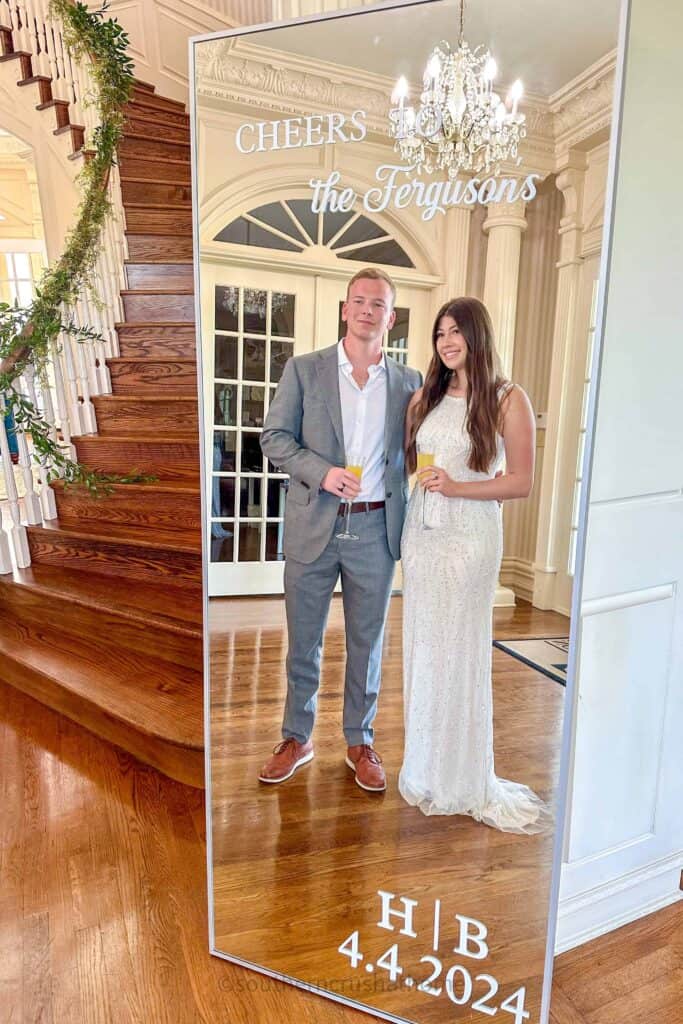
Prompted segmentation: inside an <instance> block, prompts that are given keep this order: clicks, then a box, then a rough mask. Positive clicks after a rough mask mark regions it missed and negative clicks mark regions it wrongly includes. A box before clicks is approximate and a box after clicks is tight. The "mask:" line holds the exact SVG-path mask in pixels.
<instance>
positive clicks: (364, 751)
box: [346, 743, 387, 793]
mask: <svg viewBox="0 0 683 1024" xmlns="http://www.w3.org/2000/svg"><path fill="white" fill-rule="evenodd" d="M346 763H347V765H348V766H349V768H353V770H354V772H355V773H356V782H357V783H358V785H359V786H360V787H361V789H367V790H368V791H369V792H370V793H380V792H381V791H382V790H384V789H386V788H387V778H386V775H385V774H384V768H383V767H382V758H381V757H380V756H379V754H378V753H377V751H376V750H374V749H373V747H372V746H371V745H370V744H369V743H362V744H360V746H357V747H349V748H348V750H347V752H346Z"/></svg>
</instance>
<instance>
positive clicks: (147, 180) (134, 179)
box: [120, 161, 192, 262]
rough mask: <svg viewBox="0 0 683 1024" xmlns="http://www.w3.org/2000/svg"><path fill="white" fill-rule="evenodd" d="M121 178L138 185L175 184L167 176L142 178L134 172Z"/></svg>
mask: <svg viewBox="0 0 683 1024" xmlns="http://www.w3.org/2000/svg"><path fill="white" fill-rule="evenodd" d="M164 163H165V161H164ZM120 180H121V184H125V183H126V182H134V183H135V184H136V185H173V184H175V183H174V182H170V181H166V179H165V178H140V177H138V176H137V175H134V174H122V175H121V179H120ZM134 205H135V204H134V203H130V202H129V203H126V206H134ZM144 205H145V206H146V205H147V204H146V203H145V204H144ZM191 206H192V203H190V207H191ZM125 262H128V261H127V260H126V261H125Z"/></svg>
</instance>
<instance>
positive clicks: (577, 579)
mask: <svg viewBox="0 0 683 1024" xmlns="http://www.w3.org/2000/svg"><path fill="white" fill-rule="evenodd" d="M433 2H435V0H392V2H387V3H378V4H376V5H373V6H370V7H361V8H358V7H356V8H350V9H346V10H343V11H335V12H332V13H327V14H318V15H312V16H308V17H303V18H295V19H291V20H288V21H277V22H267V23H262V24H257V25H247V26H243V27H240V28H236V29H227V30H224V31H220V32H214V33H209V34H205V35H199V36H192V37H191V38H190V40H189V59H188V80H189V93H190V97H189V98H190V104H189V105H190V142H191V146H190V152H191V173H192V239H193V263H194V294H195V325H196V338H197V345H196V359H197V391H198V420H199V458H200V487H201V516H202V609H203V680H204V744H205V752H204V762H205V787H206V788H205V794H206V796H205V805H206V856H207V902H208V922H209V936H208V938H209V953H210V954H211V955H213V956H216V957H219V958H221V959H223V960H226V961H228V962H230V963H234V964H237V965H238V966H241V967H245V968H247V969H249V970H251V971H255V972H257V973H259V974H261V975H264V976H266V977H269V978H272V979H274V980H277V981H281V982H286V983H287V984H290V985H293V986H295V987H296V988H298V989H301V990H303V991H308V992H314V993H316V994H317V995H320V996H324V997H325V998H327V999H331V1000H333V1001H334V1002H337V1003H341V1004H342V1005H345V1006H349V1007H351V1008H352V1009H355V1010H361V1011H362V1012H364V1013H368V1014H371V1015H373V1016H375V1017H377V1018H380V1019H384V1020H390V1021H396V1022H398V1024H405V1020H406V1018H404V1017H396V1016H394V1015H392V1014H389V1013H386V1012H383V1011H380V1010H378V1009H374V1008H372V1007H370V1006H368V1005H367V1004H364V1003H359V1002H356V1001H355V1000H354V999H349V998H346V997H345V996H343V995H340V994H337V993H335V992H332V991H330V990H327V989H323V988H320V987H318V986H315V985H311V984H308V983H307V982H305V981H301V980H300V979H297V978H292V977H289V976H287V975H283V974H280V973H278V972H276V971H272V970H270V969H268V968H266V967H263V966H261V965H259V964H254V963H251V962H248V961H245V960H242V959H240V958H239V957H236V956H232V955H230V954H228V953H225V952H224V951H222V950H219V949H217V948H216V942H215V919H214V904H213V841H212V839H213V837H212V818H211V806H212V777H211V717H210V711H211V691H210V686H209V680H210V639H209V631H208V622H209V601H208V565H209V555H210V537H209V530H208V521H209V509H208V502H207V480H206V450H205V431H204V427H203V424H204V395H203V352H202V342H201V339H202V320H201V293H200V259H199V255H200V240H199V195H198V180H197V109H196V93H195V47H196V46H197V44H199V43H202V42H209V41H215V40H218V39H227V38H230V37H233V36H242V35H254V34H256V33H259V32H265V31H272V30H273V29H278V28H285V27H290V26H295V25H307V24H312V23H315V22H324V21H334V20H337V19H340V18H347V17H362V16H363V15H364V14H377V13H381V12H383V11H391V10H396V9H397V8H401V7H418V6H421V5H428V4H431V3H433ZM630 11H631V0H621V10H620V17H619V35H618V44H617V47H618V48H617V66H616V73H615V85H614V96H613V102H612V121H611V126H610V149H609V162H608V170H607V184H606V196H605V218H604V227H603V246H602V254H601V259H600V279H599V287H598V305H597V316H596V330H595V346H594V351H593V362H592V370H591V379H592V380H594V381H595V387H594V388H592V389H591V393H590V400H589V406H588V417H587V430H586V445H585V451H584V462H583V469H582V476H583V479H584V480H586V481H587V486H586V487H584V488H583V489H582V493H581V501H580V507H579V522H578V535H577V551H576V570H575V576H574V587H573V590H572V604H571V620H570V637H569V656H568V665H567V686H566V696H565V701H566V703H565V712H564V721H563V728H562V743H561V751H560V775H559V783H558V791H557V798H556V809H557V817H556V828H555V836H554V841H553V857H552V866H551V883H550V892H549V910H548V924H547V933H546V950H545V964H544V972H543V989H542V1002H541V1011H540V1018H539V1024H548V1021H549V1015H550V997H551V985H552V975H553V963H554V957H555V937H556V932H557V924H558V913H559V897H560V884H561V874H562V857H563V852H564V849H565V840H566V836H567V817H568V812H569V810H570V804H569V783H570V779H571V776H572V769H573V739H574V731H575V723H576V694H577V690H578V688H577V686H576V670H577V661H578V650H577V646H578V641H577V624H578V621H579V615H580V610H581V592H582V587H583V578H584V575H585V552H586V521H587V513H588V505H589V501H590V492H591V485H592V479H591V474H592V468H593V444H594V433H595V420H596V409H597V405H598V401H599V395H600V372H601V368H602V349H603V339H604V329H605V316H606V296H607V292H608V285H609V276H610V267H611V255H612V246H613V236H614V209H615V203H616V193H617V187H618V173H619V149H620V143H621V131H622V119H623V106H624V77H625V71H626V47H627V42H628V35H629V27H630Z"/></svg>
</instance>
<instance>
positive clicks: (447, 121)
mask: <svg viewBox="0 0 683 1024" xmlns="http://www.w3.org/2000/svg"><path fill="white" fill-rule="evenodd" d="M464 19H465V4H464V0H460V39H459V42H458V48H457V50H456V51H455V52H454V51H453V50H451V48H450V46H449V44H448V43H447V42H445V41H443V40H442V41H441V42H440V43H439V44H438V45H437V46H436V47H435V48H434V50H433V51H432V53H431V56H430V58H429V61H428V63H427V67H426V69H425V73H424V89H423V92H422V94H421V95H420V104H419V106H418V108H417V110H416V109H415V107H413V106H410V105H409V104H407V103H406V100H407V99H408V82H407V81H406V79H405V78H404V77H403V76H402V77H401V78H399V80H398V82H397V83H396V88H395V89H394V92H393V93H392V97H391V100H392V104H393V107H392V109H391V111H390V113H389V118H390V134H391V136H392V138H394V139H396V143H395V147H394V148H395V149H396V150H397V151H398V152H399V153H400V155H401V159H402V160H404V161H405V162H406V163H407V164H408V165H409V167H410V169H411V170H414V171H416V173H418V174H419V173H420V172H421V171H422V169H423V168H424V170H425V171H426V172H427V173H429V174H430V173H432V171H435V170H445V171H447V173H448V177H449V178H451V179H452V178H455V177H457V175H458V173H459V172H460V171H461V170H462V171H469V172H472V173H474V174H480V173H484V174H487V175H488V174H498V173H499V172H500V164H501V162H502V161H504V160H508V159H512V160H514V161H515V162H516V163H518V164H519V163H520V162H521V157H519V156H518V154H517V147H518V144H519V141H520V139H523V138H524V137H525V135H526V128H525V127H524V122H525V120H526V119H525V117H524V114H520V113H519V111H518V104H519V100H520V98H521V96H522V93H523V91H524V88H523V86H522V83H521V81H520V80H519V79H517V81H516V82H514V83H513V85H512V87H511V88H510V91H509V93H508V96H507V99H506V101H505V102H503V101H502V100H501V98H500V96H499V95H498V94H497V93H496V92H494V91H493V80H494V78H495V77H496V75H497V74H498V68H497V66H496V62H495V60H494V59H493V57H492V56H491V54H490V53H489V51H488V50H487V49H485V48H484V46H483V45H482V46H477V47H475V49H474V50H470V48H469V46H468V44H467V43H466V42H465V37H464Z"/></svg>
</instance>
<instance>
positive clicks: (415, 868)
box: [209, 597, 568, 1022]
mask: <svg viewBox="0 0 683 1024" xmlns="http://www.w3.org/2000/svg"><path fill="white" fill-rule="evenodd" d="M209 620H210V632H211V641H212V643H211V650H212V714H211V729H212V740H211V751H212V759H211V765H212V785H213V822H214V828H213V843H214V895H215V925H216V947H217V949H219V950H222V951H224V952H227V953H230V954H231V955H233V956H237V957H239V958H240V959H241V960H244V961H247V962H250V963H257V964H262V965H264V966H266V967H268V968H269V969H270V970H273V971H276V972H278V973H280V974H284V975H288V976H293V977H296V978H299V979H302V980H304V981H306V982H307V983H309V984H319V985H320V986H321V987H323V988H327V989H330V988H331V989H333V990H334V991H343V992H344V993H345V994H346V995H347V996H349V997H350V998H353V999H354V1000H357V1001H358V1002H359V1003H362V1004H365V1005H370V1006H376V1007H379V1008H381V1009H382V1010H384V1012H387V1013H390V1014H394V1015H395V1016H397V1017H401V1018H402V1019H403V1018H408V1019H415V1020H418V1021H420V1022H423V1021H424V1022H427V1021H439V1020H442V1019H443V1017H444V1014H445V1013H447V1012H448V1013H449V1014H450V1015H451V1016H452V1019H457V1020H458V1021H462V1022H465V1021H467V1022H470V1021H471V1022H474V1021H477V1020H479V1019H480V1017H481V1011H479V1010H478V1009H475V1008H474V1007H473V1005H472V1004H474V1002H475V1000H476V999H477V998H478V997H480V996H482V995H483V994H484V992H485V985H484V984H483V983H482V982H481V981H479V982H478V983H476V984H475V986H474V991H473V994H472V997H471V999H467V1000H465V1005H463V1006H458V1007H456V1006H454V1005H452V1004H449V1003H448V1001H447V996H446V990H445V988H444V977H442V978H441V981H440V982H435V984H434V987H437V986H438V985H439V984H440V985H441V997H439V998H435V997H434V996H433V995H430V994H427V993H426V992H424V991H419V990H418V989H417V988H416V986H417V985H418V983H421V982H422V981H424V980H425V979H426V978H427V977H428V976H429V974H430V973H431V970H432V968H431V965H430V962H429V961H425V960H424V959H421V958H424V957H425V956H426V955H434V954H435V953H436V955H437V956H438V957H439V958H441V960H442V962H443V972H444V976H445V973H446V971H447V969H448V968H449V967H450V966H451V965H452V964H453V963H460V964H461V965H463V966H464V967H465V968H467V969H468V970H469V971H470V973H471V974H472V977H473V978H474V976H475V975H477V974H481V973H482V972H485V973H486V974H489V975H491V976H492V977H494V978H495V979H496V982H497V983H499V985H500V991H499V994H498V995H497V997H496V999H495V1000H493V1001H492V1003H491V1004H490V1005H498V1006H500V1005H501V1003H502V1002H503V1000H505V999H507V998H509V997H513V993H515V992H516V991H517V990H519V989H520V988H521V987H522V986H525V988H526V1007H527V1009H528V1010H529V1011H530V1012H531V1014H532V1017H537V1015H538V1008H539V1007H540V990H541V982H542V972H543V960H544V951H545V932H546V926H547V906H548V889H549V881H550V869H551V864H552V845H553V833H552V832H549V833H547V834H544V835H539V836H517V835H510V834H509V833H502V832H498V831H496V830H494V829H490V828H487V827H486V826H485V825H482V824H479V823H477V822H475V821H473V820H472V819H471V818H469V817H464V816H461V815H458V816H443V815H438V816H433V817H425V815H423V814H422V813H421V812H420V811H419V810H418V809H416V808H413V807H409V806H408V805H407V804H406V803H405V802H404V801H403V800H402V799H401V797H400V795H399V793H398V790H397V777H398V771H399V768H400V764H401V755H402V749H403V703H402V692H401V691H402V672H401V598H400V597H395V598H393V599H392V603H391V607H390V611H389V616H388V620H387V630H386V639H385V648H384V659H383V681H382V693H381V698H380V702H379V713H378V716H377V720H376V722H375V731H376V737H377V747H378V750H379V751H380V753H381V755H382V757H383V760H384V763H385V767H386V770H387V777H388V786H387V791H386V793H384V794H368V793H365V792H363V791H362V790H360V789H359V788H358V787H357V786H356V785H355V784H354V782H353V777H352V775H351V773H350V772H349V770H348V768H347V767H346V766H345V764H344V754H345V746H344V740H343V736H342V733H341V718H342V708H341V704H342V693H343V674H344V664H345V655H344V643H345V641H344V626H343V611H342V604H341V599H339V598H335V600H334V601H333V604H332V610H331V613H330V618H329V622H328V626H327V630H326V634H325V651H324V656H323V664H322V674H321V675H322V685H321V691H320V696H319V705H318V714H317V721H316V728H315V732H314V741H315V744H316V757H315V759H314V760H313V762H312V763H311V764H310V765H307V766H306V767H305V768H302V769H301V770H300V771H299V772H297V774H296V775H295V776H294V778H292V779H291V780H289V781H288V782H287V783H286V784H284V785H282V786H277V787H274V786H264V785H261V784H259V783H258V782H257V774H258V770H259V768H260V766H261V764H262V763H263V761H264V760H265V758H266V756H267V755H268V754H269V753H270V749H271V747H272V745H273V744H274V743H276V742H277V741H278V740H279V738H280V724H281V718H282V707H283V702H284V694H285V689H286V679H285V672H284V655H285V651H286V628H285V622H284V606H283V602H282V601H281V599H256V600H252V601H244V600H230V599H214V600H212V601H211V602H210V610H209ZM532 624H533V625H532ZM534 625H535V627H536V629H534V628H533V627H534ZM567 625H568V623H567V620H566V619H563V618H562V617H560V616H557V615H555V616H553V615H547V614H542V615H539V614H538V613H537V612H534V610H533V609H530V608H524V607H523V608H520V609H518V610H515V609H509V610H508V609H501V610H499V611H497V612H496V635H497V636H498V637H501V638H502V637H508V638H509V637H511V636H515V635H529V633H530V632H531V633H532V634H533V633H534V632H543V631H544V630H545V631H548V630H549V631H551V632H553V631H557V632H556V633H555V635H557V633H559V634H560V635H561V634H562V633H563V632H566V629H567ZM434 639H435V642H437V643H439V642H441V643H447V642H448V638H447V637H443V638H439V637H435V638H434ZM564 694H565V691H564V688H563V687H561V686H560V685H559V684H557V683H555V682H553V681H552V680H550V679H548V678H547V677H545V676H543V675H541V674H540V673H538V672H535V671H534V670H532V669H530V668H528V667H527V666H526V665H524V664H522V663H521V662H519V661H517V660H515V659H514V658H512V657H510V656H509V655H508V654H505V653H503V652H501V651H499V650H494V707H495V726H494V734H495V741H496V767H497V771H498V773H499V774H500V775H501V776H502V777H504V778H510V779H515V780H517V781H521V782H524V783H526V784H528V785H530V786H531V787H532V788H533V789H534V790H535V791H536V792H538V793H539V795H540V796H542V798H543V799H545V800H547V801H550V802H551V803H552V801H553V798H554V794H555V789H556V781H557V772H558V768H559V749H560V734H561V728H562V718H563V707H564ZM245 823H247V825H246V827H245ZM379 890H383V891H389V892H391V893H394V894H395V895H396V897H397V899H396V900H395V901H394V902H395V903H396V904H397V905H398V906H399V907H400V903H398V897H407V898H409V899H413V900H415V901H417V906H416V907H415V909H414V927H413V930H414V931H415V932H417V937H411V936H410V935H409V936H408V937H407V938H406V937H402V936H401V935H400V934H399V933H398V931H396V932H388V931H387V930H386V929H385V928H379V927H378V921H379V920H380V910H381V901H380V897H379V895H378V891H379ZM435 901H440V904H439V913H440V919H441V920H440V924H441V927H440V936H439V941H438V943H436V944H433V930H434V924H433V919H434V913H435V905H436V904H435ZM456 914H462V915H465V916H467V917H471V918H474V919H476V920H477V921H481V922H483V924H484V925H485V926H486V928H488V931H489V935H488V939H487V941H488V943H489V945H490V954H489V955H487V956H486V957H485V959H482V960H481V961H476V960H473V959H468V957H467V955H466V954H464V953H460V954H459V955H455V953H454V949H455V947H456V946H457V945H458V934H459V929H458V924H457V921H456V919H455V915H456ZM397 927H398V926H397ZM356 930H357V931H358V936H359V944H360V949H361V951H362V953H363V956H364V958H365V959H364V961H363V962H361V963H359V964H358V966H354V965H352V964H351V962H350V961H349V959H348V958H347V957H344V956H343V955H342V954H341V953H339V952H338V947H339V946H340V944H341V943H342V942H343V941H344V940H346V939H347V938H348V936H349V935H351V934H352V933H355V932H356ZM397 941H398V944H399V963H400V966H401V968H402V971H403V973H402V975H399V976H398V977H396V978H391V977H390V975H389V974H388V973H387V972H386V971H383V970H382V969H381V965H382V962H383V961H382V960H381V958H382V956H383V954H384V953H385V952H386V950H387V949H388V948H389V947H391V946H392V945H393V944H394V943H395V942H397ZM385 963H386V961H385ZM366 972H368V973H366ZM406 978H410V979H414V983H412V984H409V985H406V984H405V979H406ZM453 1014H455V1016H453Z"/></svg>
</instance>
